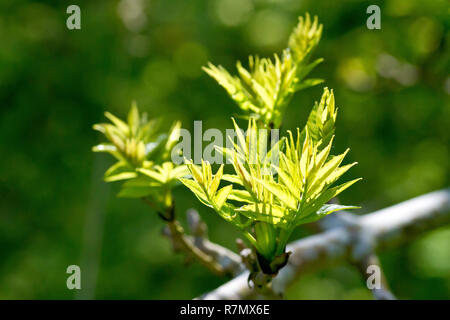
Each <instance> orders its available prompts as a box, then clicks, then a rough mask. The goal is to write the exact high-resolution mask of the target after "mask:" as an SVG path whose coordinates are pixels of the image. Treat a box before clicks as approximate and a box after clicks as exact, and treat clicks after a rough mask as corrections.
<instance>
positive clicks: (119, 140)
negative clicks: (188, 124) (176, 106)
mask: <svg viewBox="0 0 450 320" xmlns="http://www.w3.org/2000/svg"><path fill="white" fill-rule="evenodd" d="M105 116H106V117H107V118H108V119H109V120H110V121H111V123H101V124H95V125H94V129H95V130H98V131H100V132H102V133H103V134H104V135H105V137H106V138H107V139H108V142H106V143H101V144H99V145H97V146H95V147H93V151H94V152H108V153H110V154H111V155H113V156H114V158H116V160H117V162H116V163H115V164H113V165H112V166H111V167H110V168H109V169H108V170H107V171H106V172H105V176H104V179H105V181H107V182H112V181H119V180H120V181H125V182H124V183H123V184H122V188H121V190H120V192H119V197H125V198H143V197H150V198H151V199H152V200H153V201H154V205H155V206H156V209H157V210H158V211H161V212H162V211H165V209H166V208H168V207H171V206H172V195H171V190H172V188H173V187H174V186H175V185H176V184H177V183H178V179H179V178H181V177H183V176H185V175H186V174H187V173H188V171H187V167H186V166H185V165H181V166H177V165H174V164H173V163H172V162H171V161H170V156H171V152H172V150H173V147H174V146H175V144H176V142H177V141H178V138H179V129H180V127H181V123H180V122H179V121H177V122H175V123H174V124H173V126H172V128H171V129H170V130H169V132H168V133H161V132H159V130H158V127H159V123H158V121H157V120H155V119H153V120H149V119H147V114H146V113H143V114H140V113H139V110H138V107H137V105H136V103H133V104H132V106H131V109H130V111H129V113H128V119H127V122H125V121H123V120H121V119H119V118H117V117H116V116H114V115H112V114H111V113H109V112H105Z"/></svg>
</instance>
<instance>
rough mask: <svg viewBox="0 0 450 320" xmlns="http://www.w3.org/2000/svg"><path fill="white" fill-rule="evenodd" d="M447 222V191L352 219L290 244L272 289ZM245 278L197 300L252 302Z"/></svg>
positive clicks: (449, 195) (245, 275) (449, 192)
mask: <svg viewBox="0 0 450 320" xmlns="http://www.w3.org/2000/svg"><path fill="white" fill-rule="evenodd" d="M338 214H339V213H338ZM447 223H450V189H444V190H440V191H435V192H431V193H428V194H425V195H422V196H419V197H417V198H413V199H411V200H407V201H404V202H402V203H399V204H397V205H394V206H392V207H388V208H386V209H382V210H379V211H376V212H373V213H370V214H367V215H364V216H360V217H355V218H354V219H352V223H348V224H346V223H344V224H341V225H338V226H336V227H333V228H331V229H329V230H327V231H324V232H321V233H319V234H316V235H313V236H309V237H307V238H304V239H301V240H297V241H294V242H292V243H291V244H290V245H289V246H288V248H287V250H289V251H292V255H291V257H290V259H289V263H288V264H287V265H286V266H285V267H284V268H283V269H281V271H280V272H279V274H278V275H277V277H276V278H275V279H274V280H273V283H272V288H273V290H274V291H275V292H277V293H280V294H282V293H283V292H284V291H285V289H286V287H287V286H288V285H289V284H291V283H292V282H294V281H295V279H297V278H298V277H299V276H300V275H302V274H303V273H305V272H308V271H312V270H317V269H319V268H322V267H324V266H327V265H330V264H333V263H337V262H342V261H343V260H345V259H347V260H350V261H352V262H354V261H358V259H361V258H362V257H364V256H365V255H367V252H375V251H376V250H382V249H386V248H389V247H393V246H397V245H399V244H401V243H402V242H405V241H410V240H412V239H413V238H415V237H416V236H418V235H420V234H421V233H423V232H426V231H429V230H432V229H434V228H436V227H439V226H443V225H445V224H447ZM248 275H249V274H248V272H244V273H242V274H240V275H239V276H238V277H236V278H234V279H232V280H231V281H229V282H227V283H225V284H223V285H222V286H220V287H218V288H217V289H215V290H213V291H211V292H209V293H206V294H204V295H203V296H201V297H199V299H249V298H252V297H254V295H255V292H254V291H253V290H252V289H250V288H249V286H248V284H247V279H248Z"/></svg>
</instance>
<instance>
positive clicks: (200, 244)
mask: <svg viewBox="0 0 450 320" xmlns="http://www.w3.org/2000/svg"><path fill="white" fill-rule="evenodd" d="M186 214H187V220H188V225H189V229H190V231H191V233H192V235H186V234H185V233H184V231H183V228H182V227H181V225H180V224H179V223H178V222H177V221H176V220H175V221H173V222H167V228H166V230H165V232H164V234H165V235H166V236H167V237H169V238H170V239H171V240H172V244H173V247H174V249H175V250H183V251H185V252H186V253H187V254H189V255H192V256H194V257H195V258H196V259H197V260H198V261H199V262H200V263H201V264H203V265H204V266H206V267H207V268H208V269H209V270H211V271H212V272H213V273H215V274H218V275H231V276H237V275H238V274H240V273H242V272H243V271H244V270H245V267H244V265H243V264H242V263H241V258H240V257H239V255H238V254H236V253H234V252H233V251H231V250H229V249H227V248H225V247H222V246H220V245H218V244H216V243H214V242H211V241H210V240H209V239H208V238H207V228H206V225H205V224H204V223H203V221H202V220H201V219H200V216H199V214H198V212H197V211H196V210H194V209H190V210H188V211H187V213H186Z"/></svg>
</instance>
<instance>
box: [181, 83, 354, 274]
mask: <svg viewBox="0 0 450 320" xmlns="http://www.w3.org/2000/svg"><path fill="white" fill-rule="evenodd" d="M335 120H336V108H335V105H334V95H333V92H332V91H331V92H330V91H329V90H328V89H326V88H325V90H324V93H323V95H322V99H321V101H320V103H316V104H315V106H314V107H313V109H312V111H311V114H310V116H309V118H308V121H307V124H306V125H305V127H304V128H303V130H302V131H300V130H299V129H297V134H296V136H295V137H294V135H293V134H292V132H290V131H289V132H288V137H283V138H282V139H281V140H280V141H279V142H277V143H276V144H274V145H273V146H272V147H271V149H270V150H269V151H268V152H267V153H264V152H263V150H264V149H265V148H266V147H267V143H268V137H267V133H266V132H267V131H265V130H259V129H260V128H258V125H257V121H256V120H255V119H253V118H251V119H250V120H249V121H248V128H247V132H246V136H244V134H243V133H242V130H241V129H240V128H239V127H238V126H237V124H236V123H235V122H234V126H235V130H236V133H237V140H238V143H234V147H233V148H232V149H227V148H223V149H222V150H221V151H222V152H223V153H224V154H225V155H226V157H227V159H229V160H230V161H231V162H232V164H233V168H234V171H235V174H232V175H224V174H223V165H222V166H221V167H220V168H219V170H218V171H217V173H216V174H215V175H213V174H212V170H211V165H210V164H209V163H207V162H202V166H201V167H199V166H196V165H194V164H192V163H189V164H188V167H189V170H190V172H191V175H192V177H193V180H190V179H181V181H182V182H183V183H184V184H185V185H186V186H187V187H188V188H189V189H190V190H191V191H192V192H193V193H194V194H195V195H196V196H197V198H198V199H199V200H200V201H201V202H202V203H204V204H205V205H207V206H209V207H211V208H213V209H214V210H215V211H216V212H217V213H218V214H219V215H220V216H221V217H222V218H224V219H225V220H227V221H229V222H231V223H233V224H234V225H235V226H237V227H238V228H240V229H242V230H243V232H244V235H245V236H246V237H247V239H248V240H249V241H250V242H251V244H252V245H253V246H254V247H255V249H256V250H257V252H258V253H259V254H260V255H261V256H263V257H264V258H265V259H266V260H267V261H269V262H271V261H273V260H275V258H276V257H278V256H280V255H282V254H283V253H284V250H285V248H286V243H287V241H288V238H289V236H290V234H291V233H292V231H293V230H294V228H295V227H297V226H299V225H301V224H305V223H310V222H314V221H316V220H318V219H320V218H322V217H324V216H326V215H328V214H330V213H332V212H335V211H339V210H344V209H353V208H355V207H354V206H343V205H337V204H327V202H328V201H330V200H331V199H332V198H333V197H335V196H337V195H338V194H339V193H341V192H342V191H344V190H345V189H347V188H348V187H350V186H351V185H352V184H354V183H355V182H356V181H358V180H359V179H355V180H351V181H348V182H345V183H343V184H339V185H337V186H335V185H334V184H335V182H336V181H337V180H338V179H339V178H340V177H341V176H342V175H343V174H344V173H345V172H346V171H347V170H348V169H350V168H351V167H352V166H353V165H355V164H356V163H352V164H348V165H344V166H341V163H342V161H343V159H344V157H345V155H346V154H347V152H348V149H347V150H346V151H345V152H344V153H342V154H340V155H336V156H333V155H330V151H331V148H332V144H333V132H334V124H335ZM233 121H234V120H233ZM282 149H284V150H282ZM274 163H278V165H274ZM222 180H223V181H227V182H228V183H231V184H228V185H226V186H224V187H222V188H219V184H220V182H221V181H222ZM236 203H237V204H238V205H236ZM274 268H275V269H274V270H272V271H274V272H275V271H277V270H276V266H275V267H274Z"/></svg>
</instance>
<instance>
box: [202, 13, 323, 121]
mask: <svg viewBox="0 0 450 320" xmlns="http://www.w3.org/2000/svg"><path fill="white" fill-rule="evenodd" d="M321 35H322V25H319V23H318V20H317V17H314V20H313V21H311V19H310V16H309V14H306V17H305V18H303V17H300V18H299V23H298V25H297V26H296V27H295V28H294V30H293V31H292V33H291V35H290V37H289V42H288V45H289V46H288V48H286V49H284V50H283V53H282V55H281V57H280V56H279V55H278V54H274V59H273V60H271V59H269V58H259V57H258V56H250V57H249V69H248V70H247V69H246V68H244V67H243V66H242V64H241V62H240V61H238V62H237V64H236V68H237V71H238V74H239V76H232V75H231V74H230V73H229V72H228V71H227V70H226V69H225V68H223V67H222V66H220V65H219V66H218V67H216V66H214V65H213V64H211V63H209V65H208V67H205V68H203V69H204V70H205V71H206V72H207V73H208V74H209V75H210V76H211V77H213V78H214V79H215V80H216V81H217V82H218V83H219V84H220V85H221V86H222V87H224V88H225V90H226V91H227V92H228V94H229V95H230V97H231V98H232V99H233V100H234V101H235V102H236V103H237V104H238V106H239V107H240V108H241V109H242V110H243V111H244V112H245V114H246V115H247V117H248V116H252V117H254V118H255V119H257V120H258V121H261V122H262V123H263V124H265V125H267V126H268V127H271V128H279V127H280V126H281V122H282V115H283V113H284V109H285V108H286V106H287V104H288V103H289V101H290V100H291V98H292V95H293V93H295V92H296V91H299V90H302V89H305V88H308V87H311V86H315V85H317V84H319V83H321V82H322V80H320V79H305V78H306V76H307V75H308V74H309V73H310V72H311V70H312V69H313V68H314V67H315V66H316V65H317V64H319V63H320V62H321V61H322V59H317V60H314V61H313V62H311V63H310V62H309V60H310V57H311V54H312V52H313V50H314V48H315V47H316V46H317V44H318V43H319V40H320V37H321Z"/></svg>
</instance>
